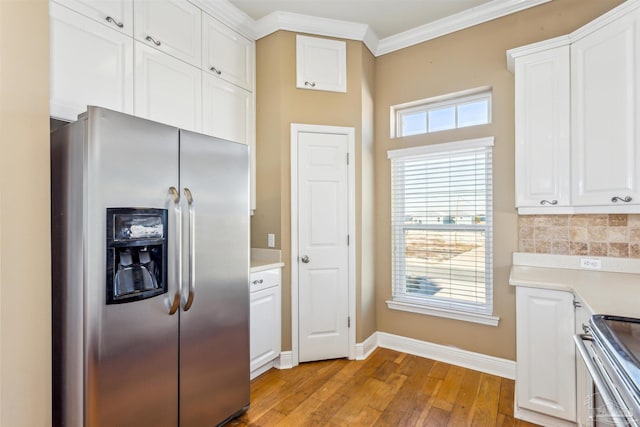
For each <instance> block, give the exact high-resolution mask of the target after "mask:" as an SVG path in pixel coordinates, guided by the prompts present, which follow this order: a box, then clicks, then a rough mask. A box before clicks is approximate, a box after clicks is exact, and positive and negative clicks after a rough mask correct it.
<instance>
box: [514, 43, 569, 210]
mask: <svg viewBox="0 0 640 427" xmlns="http://www.w3.org/2000/svg"><path fill="white" fill-rule="evenodd" d="M515 118H516V121H515V126H516V206H517V207H553V206H569V205H570V203H571V197H570V191H571V185H570V172H569V171H570V162H571V161H570V137H569V129H570V123H571V119H570V83H569V46H562V47H558V48H554V49H550V50H546V51H543V52H538V53H534V54H531V55H527V56H522V57H519V58H516V61H515Z"/></svg>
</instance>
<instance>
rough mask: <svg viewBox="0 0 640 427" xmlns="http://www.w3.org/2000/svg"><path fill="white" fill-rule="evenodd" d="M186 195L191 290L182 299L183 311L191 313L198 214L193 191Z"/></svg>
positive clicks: (187, 191)
mask: <svg viewBox="0 0 640 427" xmlns="http://www.w3.org/2000/svg"><path fill="white" fill-rule="evenodd" d="M184 195H185V197H186V198H187V204H188V206H189V290H188V292H187V295H186V296H184V297H183V298H182V309H183V310H184V311H189V309H190V308H191V304H193V299H194V298H195V294H196V283H195V277H196V276H195V275H196V257H195V251H196V212H195V208H194V206H193V195H192V194H191V190H189V189H188V188H187V187H185V188H184Z"/></svg>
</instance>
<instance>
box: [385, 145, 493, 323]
mask: <svg viewBox="0 0 640 427" xmlns="http://www.w3.org/2000/svg"><path fill="white" fill-rule="evenodd" d="M492 146H493V138H482V139H475V140H468V141H460V142H452V143H446V144H437V145H428V146H422V147H416V148H406V149H400V150H393V151H389V152H388V157H389V159H391V180H392V182H391V198H392V218H391V223H392V228H393V265H392V270H393V278H392V281H393V288H392V301H387V303H388V305H389V307H390V308H395V309H400V310H407V311H413V312H418V313H425V314H432V315H440V316H445V317H452V318H457V319H464V320H470V321H474V322H479V323H485V324H492V325H496V324H497V321H498V319H497V318H496V317H493V316H492V313H493V292H492V290H493V286H492V276H493V267H492Z"/></svg>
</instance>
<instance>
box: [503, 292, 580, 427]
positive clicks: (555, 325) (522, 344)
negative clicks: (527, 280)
mask: <svg viewBox="0 0 640 427" xmlns="http://www.w3.org/2000/svg"><path fill="white" fill-rule="evenodd" d="M516 328H517V333H516V346H517V349H516V351H517V355H516V357H517V368H516V410H515V412H516V417H518V418H523V419H527V420H531V421H534V422H536V421H537V422H538V423H541V424H544V425H549V424H552V422H549V420H547V421H546V422H540V421H541V418H536V415H537V414H543V416H544V415H547V416H551V417H555V418H559V419H561V420H567V421H571V422H575V420H576V377H575V375H576V372H575V360H576V359H575V347H574V344H573V334H574V328H575V317H574V307H573V294H572V293H570V292H564V291H557V290H549V289H537V288H527V287H522V286H518V287H517V289H516ZM531 414H533V415H531Z"/></svg>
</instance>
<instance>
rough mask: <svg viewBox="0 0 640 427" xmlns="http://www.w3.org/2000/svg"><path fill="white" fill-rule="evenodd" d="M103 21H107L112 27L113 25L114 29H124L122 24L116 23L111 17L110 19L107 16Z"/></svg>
mask: <svg viewBox="0 0 640 427" xmlns="http://www.w3.org/2000/svg"><path fill="white" fill-rule="evenodd" d="M105 21H107V22H111V23H112V24H114V25H115V26H116V27H118V28H122V27H124V24H123V23H122V22H118V21H116V20H115V19H113V18H112V17H110V16H107V17H106V18H105Z"/></svg>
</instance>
